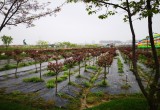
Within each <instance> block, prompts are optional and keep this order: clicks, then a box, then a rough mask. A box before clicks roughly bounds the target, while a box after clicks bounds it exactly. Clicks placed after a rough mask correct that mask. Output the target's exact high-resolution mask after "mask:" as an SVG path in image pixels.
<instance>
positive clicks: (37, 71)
mask: <svg viewBox="0 0 160 110" xmlns="http://www.w3.org/2000/svg"><path fill="white" fill-rule="evenodd" d="M36 63H37V62H36V61H35V67H36V73H37V72H38V70H37V65H36Z"/></svg>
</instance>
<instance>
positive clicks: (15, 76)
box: [15, 62, 19, 78]
mask: <svg viewBox="0 0 160 110" xmlns="http://www.w3.org/2000/svg"><path fill="white" fill-rule="evenodd" d="M18 63H19V62H17V65H16V71H15V78H17V69H18Z"/></svg>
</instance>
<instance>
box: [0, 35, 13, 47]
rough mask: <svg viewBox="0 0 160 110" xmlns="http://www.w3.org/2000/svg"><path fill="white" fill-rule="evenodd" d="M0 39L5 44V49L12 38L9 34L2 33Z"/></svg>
mask: <svg viewBox="0 0 160 110" xmlns="http://www.w3.org/2000/svg"><path fill="white" fill-rule="evenodd" d="M1 40H2V42H3V44H4V45H5V47H6V50H7V48H8V47H9V44H11V43H12V41H13V38H12V37H11V36H5V35H3V36H2V37H1Z"/></svg>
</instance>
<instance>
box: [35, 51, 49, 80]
mask: <svg viewBox="0 0 160 110" xmlns="http://www.w3.org/2000/svg"><path fill="white" fill-rule="evenodd" d="M47 60H48V57H47V56H46V55H43V54H39V53H37V57H36V61H38V62H39V65H40V79H41V77H42V75H41V68H42V63H43V62H45V61H47Z"/></svg>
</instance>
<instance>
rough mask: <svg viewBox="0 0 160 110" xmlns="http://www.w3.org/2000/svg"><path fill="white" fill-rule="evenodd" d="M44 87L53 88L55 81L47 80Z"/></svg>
mask: <svg viewBox="0 0 160 110" xmlns="http://www.w3.org/2000/svg"><path fill="white" fill-rule="evenodd" d="M46 87H47V88H54V87H55V79H51V80H48V81H47V83H46Z"/></svg>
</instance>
